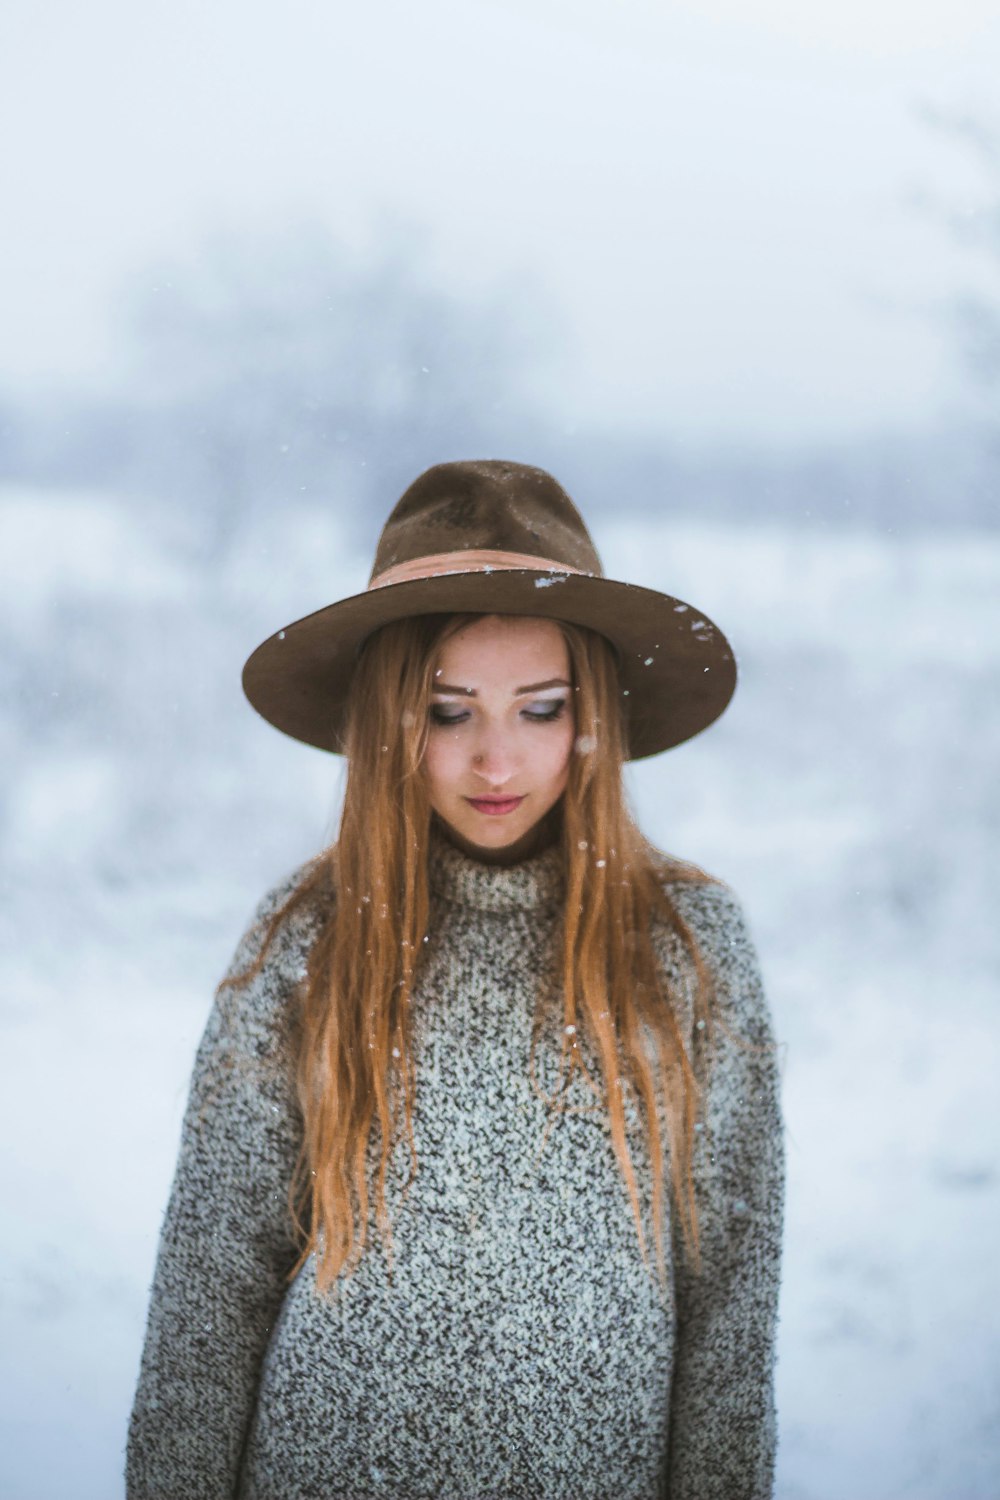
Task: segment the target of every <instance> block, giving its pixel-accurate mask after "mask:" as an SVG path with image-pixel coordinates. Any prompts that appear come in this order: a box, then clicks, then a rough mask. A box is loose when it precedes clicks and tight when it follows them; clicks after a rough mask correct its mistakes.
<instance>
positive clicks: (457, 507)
mask: <svg viewBox="0 0 1000 1500" xmlns="http://www.w3.org/2000/svg"><path fill="white" fill-rule="evenodd" d="M480 550H489V551H498V552H512V553H521V554H524V555H526V556H530V557H537V558H539V560H541V561H543V562H546V563H551V562H557V563H563V564H565V565H566V566H567V567H569V568H573V569H576V570H578V571H579V572H581V573H592V574H595V575H596V576H598V577H603V573H604V569H603V568H602V567H601V559H600V557H599V556H598V554H597V549H596V548H595V546H594V544H593V542H592V541H591V539H590V534H589V532H588V531H587V528H586V526H585V525H584V523H583V518H582V516H581V515H580V513H579V511H578V510H577V509H576V506H575V505H574V504H573V502H572V500H571V499H570V498H569V496H568V495H567V493H566V491H565V490H564V489H563V488H562V486H561V485H560V484H559V483H558V482H557V481H556V480H555V479H553V477H552V475H551V474H548V473H547V472H546V471H545V470H544V469H536V468H534V467H533V466H532V465H530V464H519V463H513V462H508V461H504V460H501V459H467V460H462V461H459V462H455V463H444V464H435V465H434V466H433V468H430V469H427V470H425V472H424V473H423V474H421V475H420V476H419V478H417V479H415V480H414V482H413V483H412V484H411V485H410V487H409V489H408V490H406V491H405V493H404V494H403V495H402V496H401V497H400V499H399V500H398V501H397V503H396V505H395V506H394V508H393V510H392V513H391V514H390V516H389V519H388V520H387V521H386V523H385V526H384V527H383V528H382V534H381V536H380V537H379V542H378V548H377V549H376V553H375V564H374V567H373V568H372V578H373V579H374V578H376V577H378V576H379V574H381V573H384V572H385V571H386V570H387V569H389V568H392V567H396V566H398V564H400V563H403V562H410V561H412V560H413V559H415V558H418V557H431V556H438V555H440V554H442V553H448V552H469V551H480Z"/></svg>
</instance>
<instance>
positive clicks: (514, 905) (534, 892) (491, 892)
mask: <svg viewBox="0 0 1000 1500" xmlns="http://www.w3.org/2000/svg"><path fill="white" fill-rule="evenodd" d="M427 865H428V877H429V881H430V888H431V890H432V892H433V893H434V895H435V896H439V897H441V898H442V899H443V900H445V901H451V902H454V903H455V904H456V905H457V906H471V907H477V908H478V909H479V910H480V911H491V912H504V911H517V910H521V911H530V910H534V909H541V908H544V907H553V906H557V905H558V904H559V902H560V901H561V900H562V899H563V896H564V894H565V889H566V882H565V877H564V875H563V861H562V850H561V848H560V845H559V844H558V843H555V844H550V845H549V846H548V848H546V849H543V850H542V851H541V853H539V854H534V855H532V856H531V857H530V858H529V859H525V860H522V861H521V862H520V863H519V864H516V865H489V864H484V863H483V862H482V860H478V859H472V858H471V856H470V855H468V854H463V853H462V851H461V850H460V849H456V848H455V846H454V844H452V843H449V841H448V840H447V839H446V838H445V836H444V835H443V834H442V833H440V832H439V831H438V829H436V828H434V827H432V828H431V835H430V846H429V850H428V860H427Z"/></svg>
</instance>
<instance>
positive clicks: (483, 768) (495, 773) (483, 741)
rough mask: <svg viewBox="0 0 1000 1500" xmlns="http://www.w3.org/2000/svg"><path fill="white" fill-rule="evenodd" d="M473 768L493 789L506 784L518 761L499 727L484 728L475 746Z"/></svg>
mask: <svg viewBox="0 0 1000 1500" xmlns="http://www.w3.org/2000/svg"><path fill="white" fill-rule="evenodd" d="M472 769H473V771H474V773H475V774H476V776H478V777H479V778H480V779H481V780H482V781H485V782H487V784H488V785H489V786H490V788H491V789H493V790H499V789H500V788H501V787H503V786H506V784H507V782H508V781H510V779H511V777H512V776H513V775H514V772H515V771H516V770H517V763H516V759H515V756H514V752H513V749H512V747H511V746H510V745H509V744H508V743H507V739H506V736H505V735H504V734H503V732H502V731H500V730H498V729H484V730H483V733H482V734H481V735H480V736H479V737H478V739H477V742H476V744H475V746H474V747H473V756H472Z"/></svg>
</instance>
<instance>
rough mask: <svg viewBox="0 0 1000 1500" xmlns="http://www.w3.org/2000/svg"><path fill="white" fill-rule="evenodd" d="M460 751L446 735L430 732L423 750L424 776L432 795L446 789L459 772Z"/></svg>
mask: <svg viewBox="0 0 1000 1500" xmlns="http://www.w3.org/2000/svg"><path fill="white" fill-rule="evenodd" d="M459 760H460V752H459V750H458V749H457V747H456V745H455V743H454V741H453V740H451V739H449V737H448V736H447V735H435V734H432V735H431V737H430V738H429V739H428V741H427V748H426V750H425V751H424V761H423V769H424V778H425V780H426V782H427V787H428V790H429V792H430V794H431V796H432V797H433V796H434V795H435V793H440V792H443V791H446V790H447V789H448V787H449V785H450V784H452V783H453V782H454V780H455V778H456V776H457V775H458V772H459Z"/></svg>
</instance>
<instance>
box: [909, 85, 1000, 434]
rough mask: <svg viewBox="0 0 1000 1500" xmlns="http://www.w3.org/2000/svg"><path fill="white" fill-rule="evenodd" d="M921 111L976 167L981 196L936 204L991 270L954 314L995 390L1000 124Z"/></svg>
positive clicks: (965, 347)
mask: <svg viewBox="0 0 1000 1500" xmlns="http://www.w3.org/2000/svg"><path fill="white" fill-rule="evenodd" d="M919 113H920V116H921V118H922V119H923V120H924V121H925V123H926V124H927V125H928V126H930V127H931V128H932V129H933V130H936V131H938V132H940V133H941V134H942V135H944V136H947V137H950V138H951V139H952V140H954V141H956V142H957V143H958V144H959V145H961V146H962V147H963V149H964V151H965V154H966V157H967V159H968V160H969V162H970V164H972V165H973V166H974V167H975V169H976V181H977V184H978V186H977V188H976V189H975V190H974V191H975V192H976V193H977V197H978V200H979V201H976V202H972V201H969V202H966V203H964V204H957V203H955V202H950V203H947V204H945V205H941V204H940V203H936V204H935V205H934V208H935V211H936V212H938V213H939V214H940V215H941V217H943V218H944V220H945V222H946V224H947V225H948V227H949V228H950V229H951V231H952V233H953V234H954V236H955V237H956V239H957V240H958V241H959V242H960V243H961V244H963V245H966V246H968V247H969V248H970V249H971V250H973V251H975V252H976V253H977V255H978V257H979V261H980V264H981V266H982V267H983V268H984V270H985V273H986V275H985V279H984V284H983V288H982V289H981V290H978V291H976V292H971V291H970V292H963V293H962V294H960V295H959V296H958V297H957V298H956V299H955V302H954V306H953V309H952V313H953V316H954V319H955V321H956V324H957V327H958V332H959V335H960V345H961V349H962V353H963V357H964V359H965V361H966V364H967V366H968V368H969V370H970V372H971V373H972V375H973V376H974V377H975V379H976V380H977V382H979V383H981V384H982V385H983V386H984V387H985V388H986V390H987V391H990V392H992V391H993V390H994V389H998V388H1000V124H998V125H993V124H992V123H990V122H988V121H986V120H983V119H981V118H979V117H977V116H975V115H972V114H966V113H962V112H959V111H946V110H941V109H937V108H935V107H933V106H931V105H924V106H922V107H921V109H920V112H919ZM992 411H993V414H994V416H995V418H996V421H995V427H996V432H997V438H998V440H1000V408H998V407H997V406H996V405H995V404H994V405H993V406H992Z"/></svg>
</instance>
